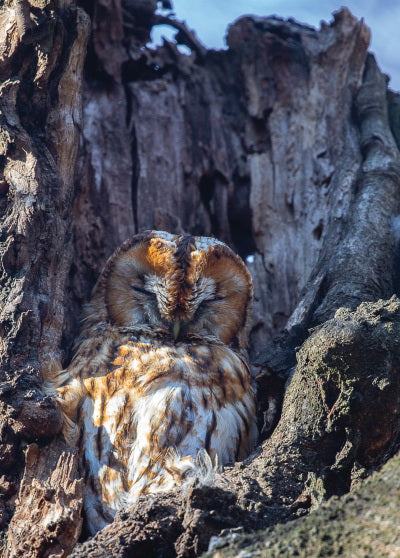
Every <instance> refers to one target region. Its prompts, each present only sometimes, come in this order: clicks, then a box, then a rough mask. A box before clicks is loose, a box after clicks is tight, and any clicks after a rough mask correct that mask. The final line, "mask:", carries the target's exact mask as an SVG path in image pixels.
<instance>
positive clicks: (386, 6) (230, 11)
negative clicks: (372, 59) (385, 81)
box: [154, 0, 400, 90]
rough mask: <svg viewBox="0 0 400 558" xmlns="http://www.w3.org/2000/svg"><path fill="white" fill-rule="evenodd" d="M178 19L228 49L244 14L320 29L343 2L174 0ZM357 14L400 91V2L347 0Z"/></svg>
mask: <svg viewBox="0 0 400 558" xmlns="http://www.w3.org/2000/svg"><path fill="white" fill-rule="evenodd" d="M172 1H173V5H174V11H175V13H176V17H177V19H181V20H185V21H186V23H187V24H188V26H189V27H190V28H191V29H194V30H195V31H196V33H197V36H198V37H199V39H200V40H201V41H202V42H203V43H204V44H205V45H206V46H207V47H208V48H218V49H219V48H226V45H225V40H224V36H225V32H226V28H227V26H228V25H229V24H230V23H232V22H233V21H234V20H235V19H237V18H238V17H240V16H241V15H244V14H255V15H259V16H268V15H278V16H281V17H294V18H295V19H297V20H298V21H300V22H302V23H307V24H309V25H313V26H315V27H317V28H319V25H320V21H321V20H325V21H327V22H329V21H330V20H331V19H332V12H333V11H336V10H337V9H339V8H340V6H341V5H343V4H342V3H341V2H340V0H339V1H335V0H322V1H315V0H274V1H272V0H197V1H196V0H172ZM344 5H346V6H347V7H348V8H349V9H350V11H351V12H352V13H353V14H354V15H355V16H357V17H359V18H361V17H363V18H364V19H365V22H366V24H367V25H368V27H369V28H370V29H371V31H372V43H371V47H370V50H371V51H372V52H374V54H375V55H376V58H377V61H378V64H379V66H380V68H381V69H382V70H383V71H384V72H385V73H386V74H389V75H390V76H391V81H390V86H391V87H392V88H393V89H396V90H400V67H399V66H400V64H399V59H400V1H399V0H348V1H347V2H345V4H344ZM161 35H165V36H167V37H168V38H172V36H173V35H174V31H172V30H170V29H168V28H165V27H164V26H163V27H162V28H158V29H156V31H155V32H154V39H155V40H156V42H158V41H159V38H160V36H161Z"/></svg>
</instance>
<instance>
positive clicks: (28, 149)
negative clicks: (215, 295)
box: [0, 0, 400, 557]
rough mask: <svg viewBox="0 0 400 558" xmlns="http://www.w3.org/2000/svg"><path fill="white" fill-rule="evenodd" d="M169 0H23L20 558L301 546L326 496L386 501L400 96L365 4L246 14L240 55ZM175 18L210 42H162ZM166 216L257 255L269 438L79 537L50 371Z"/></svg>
mask: <svg viewBox="0 0 400 558" xmlns="http://www.w3.org/2000/svg"><path fill="white" fill-rule="evenodd" d="M156 4H157V3H156V2H147V3H146V2H140V1H139V0H129V1H128V0H126V1H125V2H123V3H122V4H121V2H120V0H113V2H110V1H109V0H97V1H96V2H93V1H91V0H85V2H81V3H77V2H75V1H73V0H59V1H54V0H40V1H39V0H31V1H30V2H28V1H27V0H14V1H11V0H6V1H5V2H4V3H3V4H2V5H1V6H0V80H1V84H0V210H1V213H2V220H1V231H0V243H1V244H0V257H1V268H0V281H1V293H0V340H1V343H0V359H1V371H0V374H1V377H0V381H1V384H0V405H1V406H0V421H1V426H0V435H1V442H2V445H1V447H0V495H1V497H2V500H1V501H0V527H1V528H2V529H3V532H4V538H3V553H4V556H7V557H11V556H26V557H28V556H29V557H31V556H32V557H34V556H35V557H41V556H67V555H69V554H71V552H72V555H73V556H76V557H78V556H96V557H99V556H104V557H106V556H110V555H112V556H121V557H122V556H129V555H133V554H134V555H135V556H142V555H143V556H151V555H157V556H160V555H162V556H173V555H175V554H178V555H179V556H192V555H193V556H194V555H198V554H201V553H202V552H203V551H205V550H207V547H208V544H209V541H210V538H211V537H212V536H217V537H219V539H214V543H213V544H216V542H218V544H219V546H220V548H219V550H216V551H215V553H216V555H218V556H223V555H224V554H226V555H235V552H237V548H239V547H242V546H243V547H245V546H246V545H257V544H260V540H261V545H264V543H265V540H264V539H265V537H267V540H270V548H271V549H272V548H275V550H276V552H278V550H279V545H280V544H281V545H284V544H285V542H284V541H285V540H286V539H285V537H287V536H288V534H287V533H288V531H290V529H289V530H288V529H286V530H285V528H284V527H282V526H278V527H276V528H273V526H274V525H276V524H278V523H282V522H286V521H288V520H292V519H295V518H297V517H298V516H301V515H305V514H307V513H308V512H309V511H310V510H315V511H313V514H314V515H312V514H311V515H310V516H309V517H307V518H300V519H297V520H296V525H299V527H298V529H299V530H300V531H301V532H302V533H304V532H306V533H307V535H304V540H305V539H306V538H307V544H309V545H310V548H313V538H312V535H311V534H310V532H311V530H312V525H314V523H313V520H312V519H310V518H312V517H314V518H316V519H315V521H316V522H317V523H318V521H321V520H319V519H318V517H319V516H318V514H319V513H321V514H322V515H321V517H322V518H324V517H325V515H323V514H326V513H327V512H326V511H324V510H326V509H327V508H325V507H322V508H318V506H319V505H320V504H321V502H322V501H324V500H325V499H327V498H328V497H330V496H332V495H339V496H340V495H343V494H345V493H346V492H348V491H349V490H350V489H353V488H354V487H355V488H354V490H355V491H356V492H355V494H358V492H357V490H359V491H360V492H359V493H360V494H361V496H360V502H361V503H362V505H363V506H364V508H365V507H366V506H367V504H365V498H364V496H363V494H364V493H365V489H364V488H363V483H364V482H365V481H363V480H362V479H363V478H364V477H366V476H368V475H369V474H370V473H371V472H372V471H374V470H376V469H379V467H380V466H381V465H382V464H383V463H385V462H386V461H388V459H390V458H391V457H392V456H393V455H394V454H395V452H396V451H397V449H398V446H399V427H400V420H399V402H400V381H399V379H398V370H399V357H400V351H399V349H398V347H399V346H400V343H399V341H400V302H399V301H398V299H397V298H396V296H395V295H396V294H397V293H398V290H399V288H398V279H399V271H400V268H399V265H398V256H399V253H398V244H397V240H398V229H399V218H398V214H399V209H400V207H399V206H400V188H399V186H400V184H399V183H400V178H399V176H400V174H399V170H400V168H399V152H398V146H397V145H396V140H397V142H399V141H400V124H399V122H400V119H399V114H400V110H399V106H400V100H399V96H398V95H397V94H395V93H393V92H388V91H387V84H386V80H385V77H384V76H383V75H382V74H381V73H380V71H379V69H378V68H377V66H376V63H375V61H374V59H373V57H372V56H371V55H368V54H367V49H368V44H369V31H368V29H367V27H366V26H365V25H364V23H363V22H361V21H357V20H356V19H355V18H354V17H353V16H352V15H351V14H350V13H349V12H348V10H346V9H342V10H341V11H340V12H338V13H337V14H335V17H334V21H333V22H332V24H331V25H329V26H328V25H323V26H322V27H321V29H320V30H319V31H316V30H315V29H312V28H310V27H307V26H304V25H299V24H297V23H295V22H293V21H284V20H281V19H279V18H255V17H245V18H242V19H240V20H239V21H237V22H236V23H235V24H234V25H232V26H231V27H230V29H229V33H228V37H227V41H228V47H229V48H228V49H227V50H225V51H218V52H217V51H207V50H206V49H205V48H204V47H203V46H202V45H201V44H200V43H199V42H198V41H197V39H196V37H195V36H194V35H193V33H192V32H190V31H189V30H188V29H187V28H186V27H185V26H184V25H182V24H180V23H179V22H176V21H174V20H172V21H171V20H170V19H168V17H167V16H161V15H156V14H155V13H154V9H155V7H156ZM90 20H91V27H90V23H89V22H90ZM166 21H168V22H169V23H170V24H171V25H173V26H174V27H176V28H177V30H178V35H177V38H178V40H179V41H180V42H182V43H184V44H186V45H188V46H189V47H190V49H191V52H192V54H191V55H186V54H181V53H180V52H179V50H178V49H177V47H176V45H175V44H172V43H168V42H165V44H164V46H162V47H159V48H158V49H156V50H152V49H150V48H148V47H146V46H145V45H146V43H147V42H148V39H149V36H150V30H151V27H152V26H153V25H157V24H161V23H165V22H166ZM88 38H89V41H88ZM87 41H88V42H87ZM146 228H158V229H165V230H168V231H170V232H189V233H191V234H202V235H216V236H218V237H219V238H220V239H221V240H223V241H225V242H227V243H229V244H230V245H231V246H233V248H234V249H236V250H237V251H238V252H239V253H240V255H241V256H242V257H243V258H244V259H245V260H246V261H247V263H248V266H249V269H250V271H251V272H252V275H253V279H254V287H255V304H254V306H255V308H254V322H253V328H252V331H251V346H250V352H251V355H252V358H253V359H254V360H255V362H256V364H257V366H258V367H259V368H258V369H259V374H258V380H259V396H258V399H259V419H260V429H261V430H262V439H264V438H266V436H267V435H269V437H268V438H267V439H266V440H265V441H264V442H263V443H262V445H261V446H260V447H259V448H258V449H257V451H256V452H255V454H254V455H253V456H251V457H250V458H249V459H248V460H246V462H245V463H242V464H236V465H235V466H233V467H230V468H227V469H226V470H225V471H224V472H223V473H221V474H218V475H217V477H216V479H215V483H214V485H213V486H210V487H193V488H192V490H191V491H190V492H189V493H188V494H180V493H179V492H176V493H174V494H173V495H167V496H160V497H157V498H154V499H152V500H151V501H149V500H143V501H140V502H139V504H138V505H137V506H136V507H134V508H133V509H130V510H127V511H124V512H122V513H120V514H119V515H118V516H117V518H116V519H115V521H114V523H113V524H111V525H109V526H108V527H106V528H105V529H103V531H101V532H100V533H98V534H97V535H96V536H95V537H93V538H92V539H90V540H88V541H86V542H84V540H83V539H84V538H85V534H83V535H82V537H81V542H80V543H79V544H77V541H78V538H79V537H80V533H81V524H82V518H81V508H82V480H81V479H80V474H79V463H78V458H77V455H76V450H75V448H69V447H67V446H66V444H65V443H64V442H63V440H62V439H61V438H60V437H59V436H57V434H58V432H59V430H60V426H61V418H60V414H59V411H58V409H57V407H56V406H55V405H54V403H53V402H52V400H51V399H49V398H47V397H45V396H44V395H43V393H42V390H41V369H42V368H43V366H46V365H48V363H49V361H51V360H53V359H55V360H61V361H62V362H63V363H64V364H65V363H67V362H68V360H69V359H70V357H71V346H72V342H73V339H74V337H75V336H76V333H77V329H78V325H79V317H80V309H81V306H82V304H83V303H84V302H85V301H86V300H87V299H88V297H89V294H90V290H91V288H92V287H93V285H94V282H95V280H96V277H97V275H98V273H99V271H100V269H101V267H102V265H103V263H104V261H105V259H106V258H107V257H108V256H109V255H110V254H111V252H112V251H113V250H114V249H115V248H116V246H118V245H119V244H120V243H121V242H122V241H123V240H125V239H126V238H127V237H129V236H131V235H132V234H134V233H135V232H137V231H140V230H143V229H146ZM380 299H384V300H380ZM387 467H389V469H386V470H389V471H397V470H398V464H397V461H396V459H392V460H391V461H390V462H389V464H388V465H387ZM379 474H380V473H378V475H379ZM382 474H383V475H384V474H385V473H384V472H382ZM391 474H392V473H391ZM374 478H375V477H374ZM376 478H378V477H376ZM382 478H383V480H382V479H380V478H378V481H376V482H377V483H378V484H379V483H381V484H380V485H379V486H381V485H382V483H383V486H384V482H385V477H382ZM379 479H380V480H379ZM372 482H375V481H372ZM363 490H364V492H363ZM394 498H395V496H394ZM388 500H389V501H390V504H391V505H393V506H395V507H396V510H397V511H396V513H398V504H397V502H396V500H395V499H393V500H391V499H390V498H389V496H388ZM348 501H349V500H346V497H345V499H344V500H343V502H344V504H343V505H346V506H347V504H346V502H348ZM363 502H364V503H363ZM330 505H333V504H330ZM385 505H386V500H385ZM360 506H361V504H360ZM364 508H363V509H364ZM346 509H347V508H346ZM321 510H322V511H321ZM348 510H349V511H348V512H346V513H344V514H343V518H342V519H343V521H346V520H348V518H351V517H352V514H353V515H354V514H355V513H356V511H354V506H353V507H351V506H349V508H348ZM328 513H330V512H328ZM332 513H333V512H332ZM346 514H347V515H346ZM307 521H308V523H307ZM340 521H341V519H340V518H339V520H338V522H339V526H338V530H339V531H340ZM307 526H308V527H307ZM267 528H268V531H266V534H265V535H263V536H261V535H259V536H258V538H257V539H252V538H251V535H248V536H247V538H244V539H240V541H239V542H237V541H236V542H235V541H234V544H236V545H239V546H236V547H233V549H229V546H227V545H229V544H230V543H229V540H233V539H235V537H237V536H239V532H241V530H242V531H244V532H252V531H254V530H256V529H267ZM307 529H308V531H307ZM377 529H378V531H379V525H378V527H377ZM224 530H225V531H224ZM235 530H236V531H235ZM221 532H222V537H221ZM224 532H225V535H227V537H225V538H224V536H223V535H224ZM393 532H394V535H393V537H394V539H395V537H396V536H397V537H398V533H397V535H396V532H395V529H394V530H393ZM394 539H393V540H394ZM396 540H397V539H396ZM342 543H343V545H344V550H345V552H347V550H346V542H345V541H342V542H341V544H342ZM290 544H291V545H292V546H293V545H294V543H293V540H292V542H291V543H290ZM385 544H386V543H385ZM387 544H388V545H389V546H390V545H392V546H393V544H397V543H396V542H393V541H390V542H388V543H387ZM240 545H241V546H240ZM274 545H275V546H274ZM235 549H236V550H235ZM389 550H390V549H389ZM348 551H349V554H348V555H352V554H351V553H352V550H351V547H350V546H349V549H348ZM271 552H272V550H271ZM388 552H389V551H388ZM267 555H268V554H267ZM271 555H273V554H271ZM308 555H309V554H308ZM360 555H361V554H360ZM381 555H384V553H382V554H381Z"/></svg>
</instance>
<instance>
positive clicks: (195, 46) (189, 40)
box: [153, 14, 207, 59]
mask: <svg viewBox="0 0 400 558" xmlns="http://www.w3.org/2000/svg"><path fill="white" fill-rule="evenodd" d="M153 25H169V26H170V27H173V28H174V29H177V30H178V33H177V34H176V35H175V39H176V42H177V43H178V44H179V45H186V46H188V47H189V48H190V49H192V50H194V51H195V52H196V53H197V55H198V56H199V57H200V58H201V59H204V57H205V55H206V53H207V49H206V48H205V47H204V45H202V44H201V42H200V41H199V40H198V38H197V37H196V35H195V33H194V31H191V30H190V29H188V28H187V27H186V24H185V22H184V21H178V20H176V19H171V18H169V17H167V16H163V15H158V14H155V15H154V16H153Z"/></svg>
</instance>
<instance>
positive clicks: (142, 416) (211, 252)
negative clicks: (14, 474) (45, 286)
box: [48, 231, 257, 533]
mask: <svg viewBox="0 0 400 558" xmlns="http://www.w3.org/2000/svg"><path fill="white" fill-rule="evenodd" d="M251 296H252V286H251V278H250V275H249V272H248V271H247V269H246V267H245V265H244V264H243V262H242V260H241V259H240V258H239V257H238V256H236V255H235V254H234V253H233V252H232V251H231V250H230V249H229V248H228V247H227V246H226V245H224V244H223V243H222V242H219V241H217V240H215V239H211V238H205V237H191V236H179V235H171V234H169V233H165V232H160V231H147V232H144V233H142V234H139V235H137V236H135V237H134V238H133V239H132V240H129V241H127V242H125V243H124V244H123V245H122V246H120V248H118V250H117V251H116V252H115V253H114V254H113V256H112V257H111V258H110V259H109V261H108V262H107V264H106V266H105V268H104V269H103V271H102V273H101V275H100V278H99V280H98V282H97V284H96V286H95V288H94V291H93V294H92V298H91V301H90V303H89V304H88V305H87V307H86V310H85V318H84V321H83V323H84V325H83V328H82V331H81V334H80V337H79V339H78V341H77V349H76V354H75V357H74V359H73V361H72V363H71V365H70V366H69V367H68V368H67V369H66V370H62V371H59V372H53V373H52V376H51V378H49V379H48V381H49V382H50V383H51V385H52V389H53V391H54V389H56V392H57V397H58V400H59V402H60V405H61V408H62V411H63V413H64V419H65V420H64V436H65V437H66V439H67V440H69V441H70V442H71V443H79V445H80V448H81V453H82V463H83V469H84V475H85V510H86V518H87V523H88V527H89V529H90V531H91V532H92V533H94V532H96V531H97V530H99V529H101V528H102V527H103V526H104V525H106V524H107V523H108V522H110V521H112V518H113V516H114V514H115V512H116V511H117V510H119V509H121V508H124V507H127V506H129V505H130V504H132V503H134V502H135V500H136V499H137V498H138V496H139V495H141V494H146V493H155V492H160V491H167V490H170V489H171V488H173V487H174V486H178V485H183V484H185V483H186V482H188V479H191V478H193V477H195V476H196V471H197V470H198V468H199V455H200V456H201V455H203V461H204V456H207V454H208V456H209V461H210V462H212V463H214V464H215V463H216V462H218V464H219V465H224V464H226V463H229V462H234V461H237V460H242V459H243V458H245V457H246V456H247V455H248V454H249V452H250V451H251V450H252V448H253V447H254V445H255V443H256V440H257V428H256V424H255V394H254V390H253V387H252V384H251V378H250V373H249V368H248V364H247V361H246V353H245V349H246V343H247V329H248V327H247V326H248V321H249V307H250V304H251Z"/></svg>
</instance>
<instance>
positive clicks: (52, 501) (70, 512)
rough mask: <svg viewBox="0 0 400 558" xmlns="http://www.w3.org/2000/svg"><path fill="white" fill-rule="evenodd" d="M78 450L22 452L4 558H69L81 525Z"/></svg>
mask: <svg viewBox="0 0 400 558" xmlns="http://www.w3.org/2000/svg"><path fill="white" fill-rule="evenodd" d="M77 470H78V456H77V451H76V450H71V449H68V448H67V447H66V446H65V444H63V443H60V442H55V443H52V444H50V445H49V446H48V447H47V448H45V449H43V448H42V449H40V448H39V447H38V446H37V445H36V444H32V445H30V446H28V448H27V450H26V452H25V473H24V476H23V479H22V482H21V486H20V489H19V493H18V499H17V501H16V509H15V513H14V515H13V518H12V520H11V523H10V525H9V528H8V531H7V541H6V544H5V548H4V549H3V554H2V556H4V558H17V557H24V556H25V557H26V558H45V557H47V556H53V557H60V558H62V557H64V556H68V555H69V554H70V552H71V549H72V548H73V547H74V545H75V543H76V541H77V540H78V536H79V535H80V532H81V526H82V516H81V509H82V487H83V484H82V482H83V481H82V480H77Z"/></svg>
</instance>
